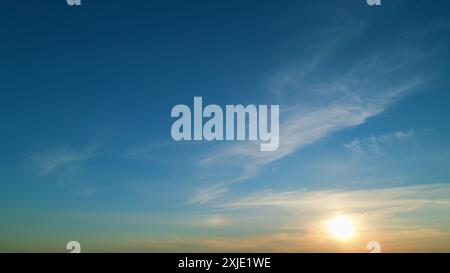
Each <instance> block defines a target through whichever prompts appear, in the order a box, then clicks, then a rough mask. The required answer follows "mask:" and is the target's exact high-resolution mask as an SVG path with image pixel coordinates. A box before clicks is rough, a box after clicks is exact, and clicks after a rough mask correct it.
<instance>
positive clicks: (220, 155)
mask: <svg viewBox="0 0 450 273" xmlns="http://www.w3.org/2000/svg"><path fill="white" fill-rule="evenodd" d="M414 56H415V57H414V58H412V57H411V56H409V57H408V56H406V55H403V54H402V53H395V52H392V53H390V54H388V55H387V56H382V55H377V56H373V57H371V58H369V59H364V60H363V61H361V62H359V63H358V64H355V65H354V66H352V68H350V69H349V70H347V71H345V72H344V73H342V74H339V75H338V76H336V77H331V79H329V80H328V81H325V80H323V81H321V82H320V83H308V84H302V83H299V85H298V88H299V89H298V94H299V96H304V94H305V92H306V93H308V92H313V93H314V92H317V91H318V90H320V93H321V94H329V95H328V96H324V98H326V99H319V100H314V101H309V103H305V102H303V101H300V102H295V101H296V100H295V99H293V100H292V101H294V103H290V104H285V105H283V107H284V109H286V110H285V111H284V112H283V113H282V114H281V119H282V120H281V124H280V141H279V143H280V146H279V149H278V150H277V151H274V152H259V151H258V150H257V147H256V145H254V144H252V143H242V144H229V145H225V146H224V147H222V148H221V149H219V150H216V151H214V152H213V153H212V155H210V156H207V157H205V158H204V159H202V160H201V161H200V164H201V165H202V166H208V165H212V164H215V163H220V164H231V165H236V164H239V165H240V166H242V175H240V176H237V177H234V178H233V179H231V180H228V181H224V182H222V183H221V184H220V186H221V187H222V188H224V187H227V186H229V185H231V184H234V183H237V182H240V181H243V180H246V179H248V178H251V177H253V176H254V175H255V174H257V172H258V170H259V169H260V168H261V167H263V166H266V165H267V164H270V163H272V162H274V161H276V160H279V159H281V158H283V157H286V156H287V155H290V154H292V153H294V152H296V151H298V150H300V149H302V148H303V147H306V146H308V145H311V144H313V143H315V142H317V141H319V140H321V139H323V138H325V137H327V136H328V135H330V134H331V133H334V132H337V131H340V130H345V129H348V128H352V127H355V126H358V125H361V124H363V123H365V122H366V121H367V120H368V119H369V118H371V117H375V116H377V115H379V114H380V113H382V112H383V111H384V110H385V109H386V108H388V107H389V106H391V105H392V104H394V103H395V102H397V101H398V100H399V99H401V98H402V97H404V96H406V95H407V94H408V93H410V92H412V91H414V90H417V89H419V88H421V87H423V86H425V85H426V83H427V78H426V77H425V76H423V75H422V74H420V75H418V74H416V75H408V77H406V75H405V73H407V71H408V68H409V67H410V66H412V65H413V64H416V63H418V62H420V59H422V58H424V57H425V56H424V55H420V54H415V55H414ZM400 60H401V61H400ZM399 63H400V64H399ZM393 75H398V76H397V77H393ZM227 162H228V163H227ZM213 187H214V188H217V185H214V186H213ZM202 191H203V193H202V194H204V192H205V191H207V189H206V190H205V189H203V190H202ZM211 196H212V195H211ZM216 196H217V195H214V197H216ZM196 198H197V197H194V199H192V200H191V203H192V202H193V201H194V200H195V199H196Z"/></svg>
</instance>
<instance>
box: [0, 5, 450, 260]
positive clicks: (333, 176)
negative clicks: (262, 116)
mask: <svg viewBox="0 0 450 273" xmlns="http://www.w3.org/2000/svg"><path fill="white" fill-rule="evenodd" d="M431 2H432V3H431ZM449 12H450V3H448V1H444V0H442V1H437V0H435V1H425V0H414V1H413V0H410V1H407V0H383V1H382V6H380V7H370V6H368V5H367V4H366V3H365V0H346V1H334V0H322V1H312V0H311V1H265V0H262V1H242V0H239V1H238V0H231V1H206V0H205V1H203V0H195V1H166V0H165V1H162V0H161V1H150V0H145V1H144V0H134V1H119V0H112V1H94V0H82V6H80V7H69V6H68V5H67V4H66V3H65V1H63V0H51V1H50V0H48V1H39V0H29V1H24V0H15V1H5V3H2V4H1V8H0V124H1V130H0V139H1V141H0V152H1V155H2V156H1V157H0V251H2V252H9V251H56V252H66V249H65V245H66V243H67V242H68V241H71V240H76V241H79V242H80V243H81V245H82V250H83V251H86V252H88V251H143V252H145V251H149V252H154V251H188V252H193V251H259V252H266V251H293V252H302V251H314V252H323V251H327V252H328V251H330V252H335V251H356V252H367V250H366V244H367V242H369V241H372V240H376V241H379V242H380V243H381V245H382V248H383V251H407V252H410V251H416V252H417V251H418V252H428V251H443V252H449V251H450V221H449V219H450V119H449V117H450V107H449V103H450V90H449V88H450V77H449V71H450V56H449V46H450V45H449V42H450V18H449ZM194 96H202V97H203V101H204V104H219V105H221V106H224V105H226V104H244V105H247V104H269V105H270V104H279V105H280V111H281V112H280V147H279V149H278V150H277V151H276V152H260V151H259V145H257V144H254V143H249V142H206V141H203V142H175V141H173V140H172V138H171V135H170V128H171V125H172V123H173V121H174V119H172V118H171V117H170V111H171V108H172V107H173V106H174V105H177V104H188V105H191V106H192V104H193V97H194ZM338 214H344V215H347V216H348V217H351V219H353V221H354V223H355V227H356V228H357V232H356V233H355V236H354V238H352V240H350V241H348V242H340V241H336V240H335V239H334V238H332V237H331V236H330V235H329V234H328V232H327V230H326V228H325V227H326V223H327V221H329V219H331V218H333V217H334V216H335V215H338Z"/></svg>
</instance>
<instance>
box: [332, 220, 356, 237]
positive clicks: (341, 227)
mask: <svg viewBox="0 0 450 273" xmlns="http://www.w3.org/2000/svg"><path fill="white" fill-rule="evenodd" d="M329 230H330V233H331V235H333V237H335V238H337V239H339V240H348V239H350V238H351V237H352V236H353V233H354V232H355V228H354V226H353V223H352V221H351V220H350V219H349V218H348V217H345V216H342V215H340V216H337V217H335V218H334V219H332V220H331V221H330V224H329Z"/></svg>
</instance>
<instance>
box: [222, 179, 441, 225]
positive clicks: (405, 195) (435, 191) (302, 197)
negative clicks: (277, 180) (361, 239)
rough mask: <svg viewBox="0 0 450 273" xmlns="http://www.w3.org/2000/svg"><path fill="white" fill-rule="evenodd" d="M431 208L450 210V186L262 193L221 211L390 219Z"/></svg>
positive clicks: (240, 199) (227, 206) (228, 204)
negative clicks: (270, 210)
mask: <svg viewBox="0 0 450 273" xmlns="http://www.w3.org/2000/svg"><path fill="white" fill-rule="evenodd" d="M429 204H437V205H443V206H447V207H449V208H450V184H422V185H412V186H402V187H394V188H382V189H364V190H316V191H306V190H300V191H284V192H283V191H279V192H276V191H272V190H266V191H259V192H256V193H253V194H249V195H247V196H244V197H241V198H239V199H236V200H231V201H228V202H225V203H221V204H218V205H217V206H216V207H217V208H221V209H232V210H241V209H249V208H267V207H278V208H285V209H289V210H291V211H292V210H296V211H302V212H311V213H312V214H314V215H319V214H321V213H328V212H336V211H342V212H346V213H348V214H358V215H367V214H371V215H377V216H378V217H380V216H383V217H388V216H392V215H393V214H397V213H401V212H407V211H412V210H415V209H417V208H420V207H422V206H425V205H429Z"/></svg>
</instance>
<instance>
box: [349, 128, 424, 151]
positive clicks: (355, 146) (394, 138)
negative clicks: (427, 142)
mask: <svg viewBox="0 0 450 273" xmlns="http://www.w3.org/2000/svg"><path fill="white" fill-rule="evenodd" d="M414 133H415V132H414V131H413V130H410V131H408V132H403V131H397V132H394V133H388V134H383V135H378V136H375V135H372V136H370V137H366V138H357V139H354V140H352V141H351V142H349V143H346V144H344V147H345V148H346V149H347V150H349V151H350V152H351V153H352V154H355V155H361V154H364V153H374V154H380V153H381V149H382V147H383V146H385V145H393V144H399V143H402V142H405V141H407V140H408V139H410V138H412V137H413V136H414Z"/></svg>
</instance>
